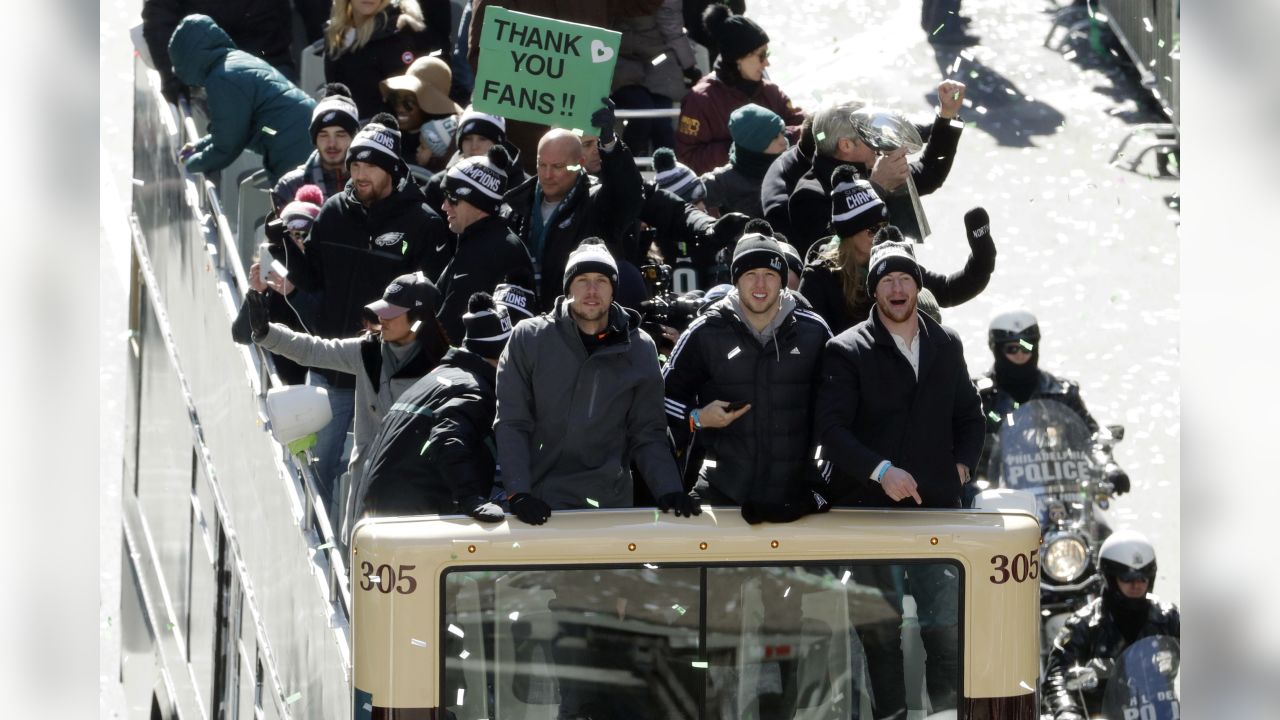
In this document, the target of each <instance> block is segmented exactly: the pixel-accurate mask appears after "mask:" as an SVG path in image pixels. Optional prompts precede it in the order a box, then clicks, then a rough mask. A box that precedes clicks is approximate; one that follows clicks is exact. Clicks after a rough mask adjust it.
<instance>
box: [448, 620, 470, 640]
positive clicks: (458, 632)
mask: <svg viewBox="0 0 1280 720" xmlns="http://www.w3.org/2000/svg"><path fill="white" fill-rule="evenodd" d="M449 632H451V633H453V634H454V635H457V636H458V637H466V635H467V634H466V633H465V632H463V631H462V628H460V627H458V626H457V625H454V624H452V623H450V624H449Z"/></svg>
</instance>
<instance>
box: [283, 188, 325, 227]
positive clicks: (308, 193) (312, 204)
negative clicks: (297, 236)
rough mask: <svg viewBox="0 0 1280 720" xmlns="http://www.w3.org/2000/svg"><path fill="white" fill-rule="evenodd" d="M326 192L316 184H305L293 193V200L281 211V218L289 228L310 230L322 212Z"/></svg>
mask: <svg viewBox="0 0 1280 720" xmlns="http://www.w3.org/2000/svg"><path fill="white" fill-rule="evenodd" d="M323 204H324V193H323V192H321V190H320V188H318V187H316V186H315V185H303V186H302V187H300V188H298V192H296V193H294V195H293V202H291V203H289V204H288V205H285V206H284V209H283V210H281V211H280V219H281V220H283V221H284V226H285V228H286V229H288V230H304V231H307V230H310V229H311V224H312V223H314V222H315V221H316V217H317V216H318V215H319V214H320V206H321V205H323Z"/></svg>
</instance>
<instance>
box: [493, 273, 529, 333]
mask: <svg viewBox="0 0 1280 720" xmlns="http://www.w3.org/2000/svg"><path fill="white" fill-rule="evenodd" d="M493 301H494V302H495V303H497V304H499V305H501V306H503V307H505V308H506V309H507V314H508V315H510V316H511V320H512V322H513V323H519V322H520V321H521V320H528V319H529V318H531V317H533V316H534V315H536V314H537V311H538V298H537V296H536V295H534V294H533V291H532V290H529V289H528V288H525V287H521V286H520V285H517V284H515V283H509V282H505V283H501V284H499V285H498V287H496V288H494V289H493Z"/></svg>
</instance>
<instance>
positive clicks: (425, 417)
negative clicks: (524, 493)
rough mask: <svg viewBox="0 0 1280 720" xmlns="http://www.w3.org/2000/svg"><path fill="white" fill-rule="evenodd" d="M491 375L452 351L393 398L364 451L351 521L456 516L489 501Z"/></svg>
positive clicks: (469, 356)
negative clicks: (364, 462) (362, 487)
mask: <svg viewBox="0 0 1280 720" xmlns="http://www.w3.org/2000/svg"><path fill="white" fill-rule="evenodd" d="M496 372H497V371H496V370H495V369H494V367H493V366H492V365H490V364H489V363H488V362H487V361H486V360H485V359H484V358H482V357H480V356H479V355H476V354H475V353H473V352H471V351H469V350H465V349H463V348H453V349H451V350H450V351H449V352H448V353H447V354H446V355H445V356H444V359H443V360H441V362H440V365H439V366H437V367H436V368H435V369H434V370H432V371H431V372H430V373H429V374H427V375H425V376H423V377H422V379H420V380H418V382H416V383H414V384H413V385H412V386H411V387H410V388H409V389H408V390H405V391H404V393H403V394H402V395H400V397H399V399H398V400H397V401H396V403H395V404H394V405H392V406H391V410H390V411H388V412H387V414H386V416H385V417H383V419H382V426H381V428H380V429H379V430H378V434H377V435H376V436H374V438H373V441H372V442H371V443H370V444H369V459H368V461H367V462H368V464H367V465H366V466H365V492H364V494H363V495H357V496H356V497H355V503H356V514H355V517H356V518H361V517H365V516H382V515H425V514H430V513H439V514H447V513H460V512H466V511H467V510H469V509H470V508H471V507H474V506H475V505H478V504H480V502H487V501H488V498H489V492H490V490H491V488H492V487H493V475H494V467H495V464H496V459H495V454H494V453H495V448H494V444H493V429H492V426H493V416H494V412H495V410H496V407H497V400H496V397H495V395H494V384H495V373H496ZM477 501H479V502H477Z"/></svg>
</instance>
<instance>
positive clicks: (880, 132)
mask: <svg viewBox="0 0 1280 720" xmlns="http://www.w3.org/2000/svg"><path fill="white" fill-rule="evenodd" d="M851 118H852V120H853V127H854V130H855V131H856V132H857V133H858V136H859V137H860V138H862V141H863V142H864V143H866V144H867V145H869V146H871V148H872V149H873V150H875V151H876V152H877V153H879V154H880V155H884V154H886V153H890V152H893V151H894V150H898V149H900V148H901V149H905V150H906V151H907V154H908V155H913V154H915V153H918V152H920V151H921V150H923V149H924V141H923V140H921V139H920V131H919V130H917V129H916V126H915V125H914V124H913V123H912V122H911V121H910V120H907V118H906V117H904V116H903V115H902V113H900V112H898V111H897V110H889V109H887V108H881V107H869V106H868V107H864V108H862V109H860V110H855V111H854V112H853V114H852V115H851ZM907 194H908V195H910V196H911V207H912V209H913V210H915V215H916V218H915V219H916V226H917V228H918V229H919V231H920V236H919V237H920V239H921V240H923V239H925V238H926V237H928V236H929V234H930V233H932V232H933V230H931V229H930V228H929V219H928V218H926V217H925V216H924V206H923V205H921V204H920V192H919V191H918V190H916V183H915V180H913V179H912V177H911V174H910V173H908V174H907ZM901 229H902V230H903V234H904V235H910V234H911V233H910V232H907V231H908V230H910V229H911V228H901Z"/></svg>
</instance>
